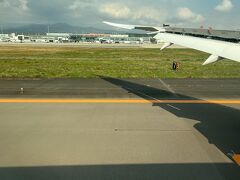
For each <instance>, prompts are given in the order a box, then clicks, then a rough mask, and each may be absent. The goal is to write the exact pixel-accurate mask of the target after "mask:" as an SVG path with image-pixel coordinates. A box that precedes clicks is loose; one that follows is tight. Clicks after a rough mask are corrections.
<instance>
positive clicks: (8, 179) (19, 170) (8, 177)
mask: <svg viewBox="0 0 240 180" xmlns="http://www.w3.org/2000/svg"><path fill="white" fill-rule="evenodd" d="M216 169H218V170H220V171H221V174H219V173H218V172H217V170H216ZM236 172H237V170H236V166H235V165H234V164H228V163H214V164H210V163H202V164H201V163H199V164H198V163H196V164H194V163H190V164H136V165H131V164H126V165H125V164H123V165H82V166H44V167H6V168H0V179H1V180H81V179H83V180H161V179H163V180H221V179H229V180H236V179H239V178H240V175H239V173H238V174H237V173H236Z"/></svg>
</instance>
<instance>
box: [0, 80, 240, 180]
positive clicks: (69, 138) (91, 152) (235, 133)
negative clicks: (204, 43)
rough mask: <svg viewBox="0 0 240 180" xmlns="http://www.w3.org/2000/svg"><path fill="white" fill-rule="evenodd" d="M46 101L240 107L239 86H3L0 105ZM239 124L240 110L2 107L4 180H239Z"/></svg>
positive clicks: (153, 106) (29, 83) (71, 83)
mask: <svg viewBox="0 0 240 180" xmlns="http://www.w3.org/2000/svg"><path fill="white" fill-rule="evenodd" d="M21 88H23V91H22V92H21ZM43 98H44V99H56V98H57V99H66V98H67V99H96V100H97V99H115V100H118V99H119V100H122V99H127V100H134V99H145V100H152V99H163V100H167V99H171V100H175V99H176V100H183V101H184V100H188V99H191V100H209V99H222V100H240V79H210V80H209V79H114V78H108V77H100V79H56V80H0V99H43ZM239 117H240V104H201V103H191V104H184V103H171V104H169V103H168V104H167V103H148V104H141V103H88V102H85V103H61V102H55V103H24V102H22V103H0V179H7V180H13V179H20V180H25V179H49V180H55V179H56V180H59V179H60V180H61V179H70V180H71V179H104V180H108V179H109V180H110V179H119V180H120V179H121V180H122V179H124V180H125V179H126V180H128V179H131V180H132V179H136V180H141V179H144V180H145V179H146V180H152V179H154V180H155V179H199V180H200V179H201V180H202V179H211V180H212V179H217V180H219V179H233V180H234V179H240V167H239V166H237V164H236V163H235V162H234V161H233V160H232V159H231V156H230V153H232V152H236V153H240V139H239V135H240V118H239Z"/></svg>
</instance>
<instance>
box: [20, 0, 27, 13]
mask: <svg viewBox="0 0 240 180" xmlns="http://www.w3.org/2000/svg"><path fill="white" fill-rule="evenodd" d="M19 3H20V5H19V8H20V9H22V10H24V11H26V10H28V0H19Z"/></svg>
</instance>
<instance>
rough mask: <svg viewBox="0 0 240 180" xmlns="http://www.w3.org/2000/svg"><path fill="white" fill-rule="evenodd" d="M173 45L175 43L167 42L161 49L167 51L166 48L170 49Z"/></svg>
mask: <svg viewBox="0 0 240 180" xmlns="http://www.w3.org/2000/svg"><path fill="white" fill-rule="evenodd" d="M172 45H173V43H171V42H166V43H165V44H164V45H163V46H162V47H161V50H164V49H166V48H168V47H170V46H172Z"/></svg>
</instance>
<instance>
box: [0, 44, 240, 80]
mask: <svg viewBox="0 0 240 180" xmlns="http://www.w3.org/2000/svg"><path fill="white" fill-rule="evenodd" d="M208 56H209V55H208V54H206V53H202V52H199V51H195V50H191V49H166V50H164V51H160V50H159V49H143V48H133V49H132V48H130V49H127V48H119V49H116V48H113V49H110V48H106V49H102V48H66V47H21V46H0V78H72V77H83V78H94V77H98V76H110V77H118V78H240V73H239V72H240V66H239V63H237V62H234V61H227V60H226V61H221V62H218V63H215V64H211V65H208V66H202V65H201V64H202V63H203V62H204V60H205V59H206V58H207V57H208ZM173 60H176V61H179V62H180V63H181V68H180V70H179V71H172V69H171V67H172V61H173Z"/></svg>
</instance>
